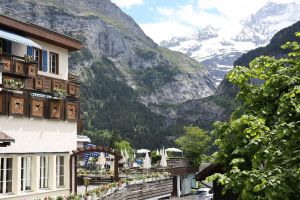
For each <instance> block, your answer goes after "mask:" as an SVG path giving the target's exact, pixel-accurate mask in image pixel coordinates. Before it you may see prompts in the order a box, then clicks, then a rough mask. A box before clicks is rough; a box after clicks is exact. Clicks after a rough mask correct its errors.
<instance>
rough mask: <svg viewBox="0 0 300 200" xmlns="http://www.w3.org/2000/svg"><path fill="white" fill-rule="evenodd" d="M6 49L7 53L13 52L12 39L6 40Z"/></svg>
mask: <svg viewBox="0 0 300 200" xmlns="http://www.w3.org/2000/svg"><path fill="white" fill-rule="evenodd" d="M5 47H6V48H5V49H6V53H8V54H11V41H9V40H6V42H5Z"/></svg>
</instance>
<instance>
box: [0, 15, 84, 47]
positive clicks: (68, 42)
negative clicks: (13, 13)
mask: <svg viewBox="0 0 300 200" xmlns="http://www.w3.org/2000/svg"><path fill="white" fill-rule="evenodd" d="M0 26H1V28H3V29H7V31H12V32H16V33H18V34H20V35H22V36H27V37H31V38H34V39H38V40H41V41H44V42H48V43H50V44H54V45H57V46H60V47H63V48H66V49H68V50H69V51H77V50H80V49H81V48H82V43H81V41H79V40H76V39H74V38H71V37H69V36H66V35H64V34H61V33H58V32H55V31H53V30H50V29H46V28H44V27H41V26H38V25H35V24H31V23H26V22H23V21H20V20H17V19H14V18H11V17H8V16H5V15H1V14H0Z"/></svg>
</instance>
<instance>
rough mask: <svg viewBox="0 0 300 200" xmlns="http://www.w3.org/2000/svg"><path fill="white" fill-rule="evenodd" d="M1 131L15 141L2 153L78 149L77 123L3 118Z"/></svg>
mask: <svg viewBox="0 0 300 200" xmlns="http://www.w3.org/2000/svg"><path fill="white" fill-rule="evenodd" d="M0 131H3V132H4V133H6V134H7V135H9V136H10V137H12V138H14V139H15V143H11V146H8V147H5V148H1V149H0V153H35V152H36V153H39V152H45V153H47V152H70V151H72V150H75V149H76V148H77V125H76V123H75V122H64V121H57V120H46V119H29V118H19V117H8V116H1V117H0Z"/></svg>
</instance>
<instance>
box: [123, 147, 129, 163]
mask: <svg viewBox="0 0 300 200" xmlns="http://www.w3.org/2000/svg"><path fill="white" fill-rule="evenodd" d="M124 159H125V162H128V159H129V155H128V152H127V150H126V149H125V150H124Z"/></svg>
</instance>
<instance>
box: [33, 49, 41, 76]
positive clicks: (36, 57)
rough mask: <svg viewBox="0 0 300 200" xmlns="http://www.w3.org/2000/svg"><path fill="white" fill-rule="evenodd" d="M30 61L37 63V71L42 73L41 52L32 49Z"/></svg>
mask: <svg viewBox="0 0 300 200" xmlns="http://www.w3.org/2000/svg"><path fill="white" fill-rule="evenodd" d="M32 59H33V60H34V61H36V62H37V63H38V69H39V71H42V70H43V66H42V52H41V50H40V49H37V48H33V51H32Z"/></svg>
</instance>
